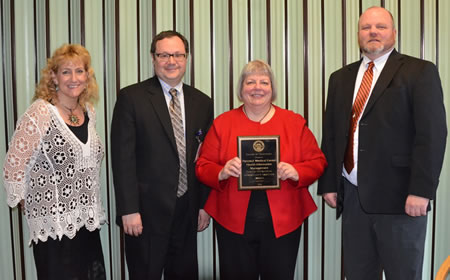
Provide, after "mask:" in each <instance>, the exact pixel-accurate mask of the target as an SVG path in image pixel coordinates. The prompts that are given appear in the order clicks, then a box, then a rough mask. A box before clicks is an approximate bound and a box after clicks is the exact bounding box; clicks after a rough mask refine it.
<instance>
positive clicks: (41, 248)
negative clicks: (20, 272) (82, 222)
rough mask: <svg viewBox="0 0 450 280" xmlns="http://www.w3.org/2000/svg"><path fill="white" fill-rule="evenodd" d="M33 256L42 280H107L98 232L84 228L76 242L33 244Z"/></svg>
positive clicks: (59, 241) (38, 274)
mask: <svg viewBox="0 0 450 280" xmlns="http://www.w3.org/2000/svg"><path fill="white" fill-rule="evenodd" d="M33 255H34V261H35V263H36V271H37V276H38V279H39V280H100V279H102V280H103V279H106V274H105V263H104V259H103V252H102V244H101V242H100V232H99V230H95V231H92V232H90V231H88V230H87V229H86V228H85V227H82V228H81V229H80V230H79V231H78V232H77V234H76V235H75V237H74V238H73V239H69V238H68V237H67V236H63V238H62V239H61V240H58V239H56V240H54V239H52V238H50V237H49V238H48V240H47V241H46V242H41V241H39V242H38V243H37V244H35V243H33Z"/></svg>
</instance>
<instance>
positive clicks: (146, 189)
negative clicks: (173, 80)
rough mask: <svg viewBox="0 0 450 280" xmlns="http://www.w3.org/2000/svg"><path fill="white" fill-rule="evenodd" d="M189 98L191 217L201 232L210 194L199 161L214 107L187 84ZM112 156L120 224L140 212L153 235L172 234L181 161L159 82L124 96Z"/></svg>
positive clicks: (127, 90)
mask: <svg viewBox="0 0 450 280" xmlns="http://www.w3.org/2000/svg"><path fill="white" fill-rule="evenodd" d="M183 94H184V105H185V123H186V129H185V130H186V164H187V172H188V192H187V194H186V195H188V196H189V205H190V209H189V213H187V214H189V215H191V218H192V222H193V225H194V227H195V228H197V227H196V225H197V219H198V210H199V208H202V207H203V204H204V203H205V202H206V198H207V195H208V191H209V188H207V187H206V186H204V185H201V184H200V183H199V181H198V180H197V178H196V176H195V162H194V160H195V155H196V152H197V148H198V146H199V140H202V139H203V137H204V136H205V135H206V132H207V131H208V129H209V127H210V125H211V123H212V120H213V103H212V101H211V99H210V98H209V97H208V96H206V95H205V94H203V93H202V92H200V91H199V90H197V89H195V88H193V87H190V86H188V85H185V84H183ZM200 131H201V135H199V134H200V133H199V132H200ZM111 156H112V168H113V176H114V189H115V196H116V209H117V223H118V224H119V225H121V216H123V215H126V214H131V213H135V212H139V213H140V214H141V217H142V222H143V224H144V226H145V227H146V228H147V229H150V232H151V233H152V234H161V235H165V234H168V233H169V230H170V226H171V223H172V218H173V214H174V211H175V202H176V199H177V196H176V193H177V188H178V173H179V160H178V152H177V146H176V142H175V137H174V134H173V129H172V123H171V120H170V115H169V111H168V108H167V103H166V100H165V98H164V93H163V90H162V88H161V84H160V83H159V80H158V78H157V77H156V76H155V77H153V78H151V79H148V80H145V81H143V82H140V83H137V84H134V85H131V86H128V87H126V88H123V89H121V90H120V93H119V95H118V97H117V102H116V105H115V107H114V114H113V119H112V125H111Z"/></svg>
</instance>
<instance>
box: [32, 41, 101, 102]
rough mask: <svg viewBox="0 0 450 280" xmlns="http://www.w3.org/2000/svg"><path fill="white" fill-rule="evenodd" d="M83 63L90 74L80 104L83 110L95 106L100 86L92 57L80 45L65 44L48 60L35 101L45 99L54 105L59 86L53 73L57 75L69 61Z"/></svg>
mask: <svg viewBox="0 0 450 280" xmlns="http://www.w3.org/2000/svg"><path fill="white" fill-rule="evenodd" d="M75 60H78V61H81V62H82V63H83V65H84V69H85V70H86V72H87V73H88V81H87V87H86V89H85V90H84V91H83V92H82V93H81V94H80V97H79V99H78V103H80V105H81V107H83V109H84V108H85V107H86V105H90V106H92V105H94V104H95V103H96V102H97V101H98V86H97V81H96V80H95V73H94V69H93V68H92V66H91V55H90V54H89V52H88V51H87V50H86V48H85V47H83V46H82V45H79V44H64V45H62V46H61V47H59V48H58V49H56V50H55V51H54V52H53V55H52V57H51V58H49V59H47V65H46V66H45V67H44V68H43V69H42V71H41V79H40V81H39V84H38V85H37V86H36V90H35V93H34V97H33V100H36V99H43V100H46V101H48V102H50V103H52V104H55V101H57V100H58V94H57V86H56V85H55V83H54V82H53V79H52V73H55V74H56V73H57V72H58V68H59V67H60V66H61V65H63V64H64V63H66V62H68V61H75Z"/></svg>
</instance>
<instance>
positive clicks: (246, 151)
mask: <svg viewBox="0 0 450 280" xmlns="http://www.w3.org/2000/svg"><path fill="white" fill-rule="evenodd" d="M279 139H280V136H278V135H274V136H239V137H238V156H239V158H240V159H241V164H242V165H241V175H240V176H239V190H265V189H279V188H280V180H279V178H278V174H277V167H278V163H279V162H280V141H279Z"/></svg>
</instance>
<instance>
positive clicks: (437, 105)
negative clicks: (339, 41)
mask: <svg viewBox="0 0 450 280" xmlns="http://www.w3.org/2000/svg"><path fill="white" fill-rule="evenodd" d="M360 63H361V61H359V62H355V63H352V64H350V65H347V66H345V67H343V68H342V69H340V70H338V71H336V72H334V73H333V74H332V75H331V76H330V80H329V86H328V100H327V108H326V113H325V119H324V125H323V139H322V150H323V152H324V154H325V156H326V158H327V161H328V167H327V169H326V170H325V173H324V175H323V176H322V177H321V178H320V179H319V185H318V193H319V194H323V193H329V192H337V193H338V207H337V208H338V209H337V210H338V211H337V216H338V217H339V215H340V213H341V211H342V199H343V186H342V183H343V181H342V166H343V161H344V154H345V149H346V146H347V141H348V133H349V127H350V114H351V108H352V101H353V92H354V87H355V81H356V76H357V73H358V69H359V66H360ZM446 137H447V126H446V117H445V109H444V104H443V94H442V87H441V81H440V78H439V74H438V72H437V69H436V67H435V65H434V64H432V63H430V62H428V61H424V60H420V59H417V58H414V57H410V56H406V55H402V54H399V53H398V52H397V51H396V50H394V51H393V52H392V53H391V55H390V56H389V58H388V60H387V62H386V64H385V66H384V68H383V71H382V72H381V74H380V76H379V78H378V80H377V82H376V84H375V87H374V89H373V91H372V94H371V96H370V98H369V100H368V103H367V106H366V108H365V110H364V112H363V114H362V116H361V119H360V123H359V146H358V174H357V177H358V190H359V196H360V201H361V206H362V208H363V209H364V210H365V211H366V212H368V213H379V214H383V213H385V214H389V213H391V214H403V213H405V202H406V198H407V196H408V195H409V194H413V195H417V196H421V197H426V198H429V199H433V198H434V197H435V195H436V189H437V186H438V183H439V175H440V172H441V168H442V162H443V158H444V151H445V144H446Z"/></svg>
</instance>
